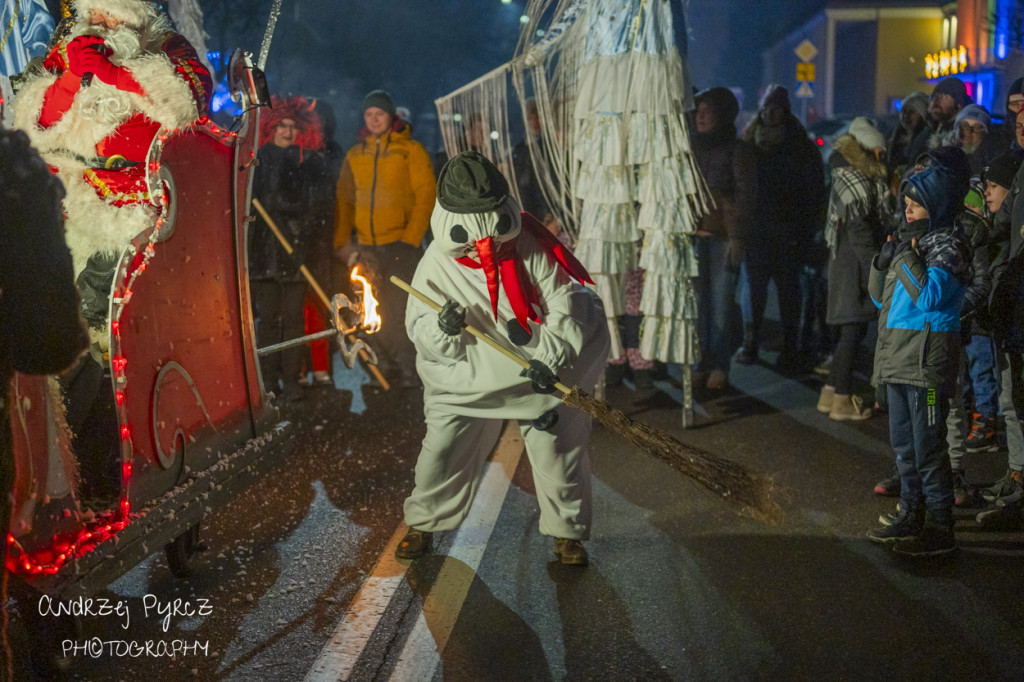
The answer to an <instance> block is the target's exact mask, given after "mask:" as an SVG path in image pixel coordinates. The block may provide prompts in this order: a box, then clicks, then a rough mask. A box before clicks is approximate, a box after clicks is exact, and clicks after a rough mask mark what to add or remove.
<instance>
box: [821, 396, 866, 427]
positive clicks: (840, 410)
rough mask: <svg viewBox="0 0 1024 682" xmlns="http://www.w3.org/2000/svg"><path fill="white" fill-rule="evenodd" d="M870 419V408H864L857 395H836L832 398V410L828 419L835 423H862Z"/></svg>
mask: <svg viewBox="0 0 1024 682" xmlns="http://www.w3.org/2000/svg"><path fill="white" fill-rule="evenodd" d="M870 417H871V408H870V407H864V401H863V399H861V397H860V396H859V395H849V394H842V393H836V394H835V395H834V396H832V409H831V410H829V413H828V418H829V419H834V420H835V421H837V422H862V421H864V420H865V419H869V418H870Z"/></svg>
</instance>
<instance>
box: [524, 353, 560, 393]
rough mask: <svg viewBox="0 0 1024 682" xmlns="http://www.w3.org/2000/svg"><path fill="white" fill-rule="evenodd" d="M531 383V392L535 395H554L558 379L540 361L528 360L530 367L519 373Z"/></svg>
mask: <svg viewBox="0 0 1024 682" xmlns="http://www.w3.org/2000/svg"><path fill="white" fill-rule="evenodd" d="M519 376H521V377H526V378H527V379H529V380H530V381H531V382H533V390H534V391H536V392H537V393H554V392H555V383H556V382H557V381H558V377H556V376H555V373H554V372H552V371H551V369H550V368H549V367H548V366H547V365H545V364H544V363H543V362H541V361H540V360H530V367H529V368H528V369H524V370H523V371H522V372H520V373H519Z"/></svg>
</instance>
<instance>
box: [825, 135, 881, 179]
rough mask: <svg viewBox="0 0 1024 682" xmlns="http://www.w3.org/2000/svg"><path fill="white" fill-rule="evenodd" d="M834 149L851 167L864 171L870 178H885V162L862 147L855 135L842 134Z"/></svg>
mask: <svg viewBox="0 0 1024 682" xmlns="http://www.w3.org/2000/svg"><path fill="white" fill-rule="evenodd" d="M832 149H833V150H835V151H836V152H837V153H838V154H839V155H840V156H842V157H843V159H845V160H846V163H848V164H849V165H850V167H851V168H853V169H854V170H856V171H859V172H861V173H863V174H864V175H865V176H867V177H868V178H870V179H872V180H874V179H875V178H885V176H886V172H885V164H883V163H882V162H881V161H878V160H876V159H875V157H874V156H873V155H872V154H871V152H870V151H868V150H867V149H864V147H861V146H860V144H859V143H858V142H857V139H856V138H855V137H854V136H853V135H850V134H849V133H846V134H844V135H840V136H839V137H838V138H836V141H835V142H834V143H832Z"/></svg>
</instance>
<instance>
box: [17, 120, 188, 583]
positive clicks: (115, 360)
mask: <svg viewBox="0 0 1024 682" xmlns="http://www.w3.org/2000/svg"><path fill="white" fill-rule="evenodd" d="M167 139H168V135H167V134H166V133H165V134H162V135H160V136H159V141H158V143H157V144H155V154H154V156H155V159H157V160H154V161H152V162H150V164H149V169H150V170H151V171H152V173H153V176H154V177H159V176H158V173H159V170H160V162H159V160H158V159H159V152H160V151H161V149H162V147H163V143H164V142H166V141H167ZM156 184H157V187H156V188H151V191H150V196H152V197H154V198H158V200H159V201H160V203H161V211H160V213H159V217H158V218H157V221H156V225H155V226H154V229H153V232H152V233H151V235H150V238H149V243H148V244H147V245H146V247H145V248H144V249H143V250H142V253H141V254H139V255H138V256H137V257H136V258H135V259H134V260H133V261H132V262H131V263H130V265H129V268H131V269H130V270H129V271H127V272H126V273H125V279H124V285H123V288H117V289H115V290H114V298H115V299H120V300H119V301H116V304H115V309H114V311H113V313H112V316H111V320H110V333H111V336H112V339H111V341H112V343H111V351H112V352H113V354H112V357H111V363H110V364H111V369H112V370H113V373H114V381H115V385H116V386H118V390H116V391H115V393H114V396H115V401H116V403H117V412H118V419H119V421H120V423H121V429H120V433H121V458H122V463H121V477H122V481H123V483H122V486H121V499H120V502H119V503H118V506H117V510H116V511H114V512H108V513H104V514H101V515H100V516H99V518H98V519H97V520H96V521H94V522H92V523H91V524H89V525H88V526H86V527H84V528H81V529H79V530H78V531H77V533H75V534H74V535H73V536H72V537H70V538H68V539H67V541H64V540H62V539H60V538H58V537H56V536H55V537H54V538H53V543H52V545H51V546H50V547H47V548H43V549H40V550H37V551H35V552H32V553H31V554H29V553H27V552H26V551H25V549H24V548H23V547H22V546H21V544H20V543H19V542H18V540H17V539H16V538H15V537H14V536H13V535H11V534H10V533H8V534H7V547H8V564H7V567H8V569H9V570H11V571H12V572H14V573H20V574H22V575H28V576H36V575H55V574H56V573H58V572H59V571H60V569H61V567H62V566H64V564H66V563H67V561H68V560H70V559H72V558H75V557H80V556H83V555H85V554H88V553H89V552H91V551H92V550H93V549H95V548H96V547H97V546H99V545H100V544H102V543H103V542H105V541H107V540H109V539H110V538H112V537H113V536H115V535H117V533H119V532H121V531H122V530H123V529H124V528H126V527H127V526H128V524H129V523H130V522H131V504H130V502H129V501H128V486H129V484H130V482H131V476H132V454H133V447H132V440H131V429H130V428H129V425H128V413H127V408H126V407H125V402H126V401H125V393H124V391H123V390H122V389H123V387H124V385H125V384H127V383H128V378H127V377H126V376H125V373H124V372H125V368H126V367H127V365H128V359H127V358H126V357H124V356H123V355H120V354H119V353H118V352H114V351H120V349H121V320H120V318H121V316H122V315H123V314H124V313H125V308H126V306H127V305H128V302H129V301H130V300H131V297H132V287H133V286H134V284H135V280H136V279H137V278H138V276H139V275H140V274H142V273H143V272H145V270H146V267H147V264H148V261H149V259H150V258H152V257H153V255H154V254H155V253H156V249H155V248H154V247H153V244H154V242H156V241H157V240H158V237H159V234H160V229H161V228H162V227H163V225H164V216H165V215H166V214H167V194H166V192H164V191H163V183H162V182H159V181H157V183H156ZM154 189H155V191H154ZM132 266H134V267H132Z"/></svg>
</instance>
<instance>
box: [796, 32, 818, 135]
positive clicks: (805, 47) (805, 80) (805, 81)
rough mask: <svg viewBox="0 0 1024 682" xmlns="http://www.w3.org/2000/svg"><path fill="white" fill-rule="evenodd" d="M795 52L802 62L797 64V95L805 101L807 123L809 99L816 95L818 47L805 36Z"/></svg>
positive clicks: (804, 116) (804, 118) (802, 115)
mask: <svg viewBox="0 0 1024 682" xmlns="http://www.w3.org/2000/svg"><path fill="white" fill-rule="evenodd" d="M793 52H794V53H796V56H797V57H799V59H800V63H799V64H797V65H796V82H797V83H799V84H800V87H798V88H797V89H796V96H797V97H799V98H800V99H801V100H802V101H803V105H802V107H801V109H802V112H803V113H802V114H801V118H802V119H803V122H804V123H807V100H808V99H810V98H811V97H814V90H812V89H811V83H813V82H814V76H815V73H814V71H815V69H814V62H813V59H814V58H815V57H816V56H817V55H818V48H816V47H815V46H814V43H812V42H811V41H810V40H807V39H806V38H805V39H804V40H803V42H801V43H800V44H799V45H797V46H796V49H795V50H793Z"/></svg>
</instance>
